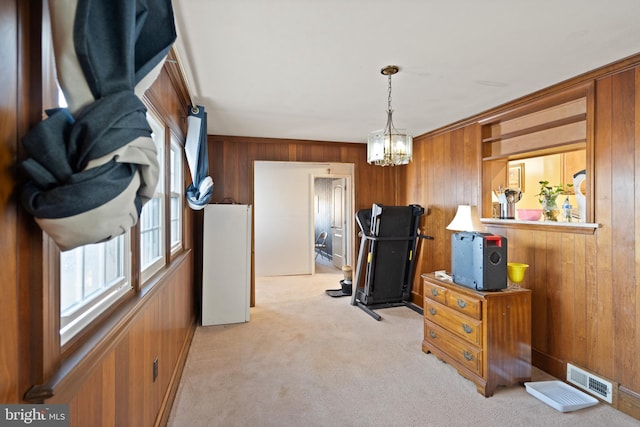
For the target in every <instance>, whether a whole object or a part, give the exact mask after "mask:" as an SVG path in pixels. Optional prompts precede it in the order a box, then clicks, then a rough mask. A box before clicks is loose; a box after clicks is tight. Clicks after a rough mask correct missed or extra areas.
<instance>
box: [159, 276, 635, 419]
mask: <svg viewBox="0 0 640 427" xmlns="http://www.w3.org/2000/svg"><path fill="white" fill-rule="evenodd" d="M316 272H317V274H316V275H314V276H284V277H263V278H257V280H256V307H255V308H252V309H251V321H250V322H248V323H244V324H235V325H224V326H208V327H199V328H198V330H197V331H196V333H195V336H194V339H193V344H192V346H191V349H190V352H189V356H188V359H187V363H186V366H185V369H184V372H183V375H182V381H181V384H180V387H179V389H178V393H177V395H176V399H175V401H174V404H173V408H172V412H171V415H170V418H169V423H168V425H169V426H173V427H198V426H207V427H209V426H211V427H213V426H224V427H234V426H260V427H262V426H274V427H276V426H277V427H287V426H295V427H315V426H319V427H320V426H321V427H324V426H327V427H329V426H331V427H334V426H337V427H342V426H344V427H348V426H367V427H375V426H385V427H387V426H398V427H408V426H465V427H468V426H474V427H484V426H545V427H550V426H581V427H588V426H598V427H600V426H617V427H620V426H635V427H637V426H638V425H640V422H639V421H638V420H635V419H633V418H631V417H629V416H627V415H625V414H623V413H621V412H619V411H616V410H614V409H613V408H611V407H609V406H608V405H606V404H598V405H596V406H594V407H591V408H586V409H582V410H579V411H576V412H570V413H561V412H558V411H556V410H555V409H553V408H551V407H550V406H548V405H546V404H544V403H543V402H541V401H539V400H538V399H536V398H535V397H533V396H531V395H530V394H528V393H527V392H526V390H525V388H524V387H522V386H516V387H509V388H499V389H498V390H497V391H496V393H495V395H494V396H493V397H490V398H485V397H483V396H481V395H480V394H478V393H477V392H476V387H475V385H474V384H472V383H471V382H470V381H467V380H465V379H464V378H462V377H461V376H459V375H458V374H457V372H456V371H455V370H454V369H453V368H451V366H449V365H447V364H445V363H443V362H440V361H439V360H438V359H437V358H436V357H434V356H433V355H431V354H424V353H423V352H422V351H421V342H422V334H423V323H422V322H423V321H422V317H421V316H420V315H419V314H417V313H416V312H414V311H412V310H410V309H408V308H405V307H397V308H390V309H384V310H379V311H378V313H379V314H381V315H382V318H383V319H382V321H379V322H377V321H375V320H374V319H373V318H371V317H370V316H369V315H367V314H366V313H365V312H363V311H362V310H360V309H358V308H356V307H353V306H351V305H350V304H349V303H350V297H343V298H331V297H329V296H327V295H326V294H325V292H324V291H325V290H326V289H336V288H339V286H340V285H339V280H340V279H341V278H342V273H341V272H340V271H339V270H335V269H333V268H331V267H329V266H327V265H321V266H319V267H317V269H316ZM547 379H553V378H551V377H549V376H548V375H546V374H545V373H543V372H541V371H540V370H537V369H535V368H534V378H533V380H534V381H541V380H547Z"/></svg>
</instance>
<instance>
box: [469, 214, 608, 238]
mask: <svg viewBox="0 0 640 427" xmlns="http://www.w3.org/2000/svg"><path fill="white" fill-rule="evenodd" d="M480 221H482V223H483V224H484V225H486V226H491V227H503V228H518V229H524V230H540V231H558V232H564V233H577V234H593V233H595V231H596V229H598V228H600V224H596V223H591V222H554V221H521V220H516V219H498V218H481V219H480Z"/></svg>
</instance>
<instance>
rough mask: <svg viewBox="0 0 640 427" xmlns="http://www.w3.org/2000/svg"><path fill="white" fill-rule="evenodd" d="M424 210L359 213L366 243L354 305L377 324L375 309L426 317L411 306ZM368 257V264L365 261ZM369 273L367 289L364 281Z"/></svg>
mask: <svg viewBox="0 0 640 427" xmlns="http://www.w3.org/2000/svg"><path fill="white" fill-rule="evenodd" d="M423 213H424V209H423V208H422V207H421V206H420V205H409V206H384V205H378V204H374V205H373V207H372V208H371V209H362V210H360V211H358V212H357V213H356V220H357V222H358V226H359V227H360V231H361V236H362V240H361V242H360V251H359V253H358V264H357V266H356V271H355V277H354V281H353V283H354V284H355V286H354V288H355V289H354V292H353V293H352V296H351V305H356V306H358V307H360V308H361V309H362V310H364V311H365V312H366V313H367V314H369V315H370V316H371V317H373V318H374V319H376V320H381V319H382V317H381V316H380V315H379V314H377V313H376V312H374V311H373V310H374V309H378V308H387V307H396V306H407V307H409V308H411V309H412V310H414V311H416V312H418V313H420V314H422V309H421V308H420V307H418V306H416V305H415V304H413V303H411V286H412V281H413V272H414V263H415V258H416V257H415V251H416V244H417V241H418V238H419V237H422V238H431V237H429V236H420V235H419V234H418V224H419V221H420V217H421V216H422V214H423ZM365 255H366V260H365ZM363 269H365V277H364V287H358V286H359V285H360V282H361V280H360V277H361V274H362V271H363Z"/></svg>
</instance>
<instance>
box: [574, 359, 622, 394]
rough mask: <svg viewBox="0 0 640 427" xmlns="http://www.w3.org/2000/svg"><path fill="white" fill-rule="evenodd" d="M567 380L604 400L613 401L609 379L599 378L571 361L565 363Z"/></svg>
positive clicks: (611, 385)
mask: <svg viewBox="0 0 640 427" xmlns="http://www.w3.org/2000/svg"><path fill="white" fill-rule="evenodd" d="M567 381H568V382H570V383H571V384H574V385H576V386H578V387H580V388H581V389H583V390H584V391H586V392H587V393H590V394H592V395H594V396H596V397H598V398H600V399H602V400H604V401H605V402H608V403H613V384H612V383H611V382H610V381H607V380H605V379H602V378H599V377H597V376H595V375H594V374H592V373H590V372H587V371H585V370H584V369H581V368H578V367H577V366H575V365H572V364H571V363H567Z"/></svg>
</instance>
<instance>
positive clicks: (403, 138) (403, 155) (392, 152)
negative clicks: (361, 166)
mask: <svg viewBox="0 0 640 427" xmlns="http://www.w3.org/2000/svg"><path fill="white" fill-rule="evenodd" d="M399 70H400V67H398V66H397V65H387V66H386V67H384V68H383V69H382V70H380V72H381V73H382V74H383V75H385V76H388V77H389V98H388V103H387V125H386V126H385V127H384V129H380V130H377V131H374V132H371V133H370V134H369V139H368V140H367V162H368V163H370V164H375V165H378V166H395V165H406V164H407V163H409V162H410V161H411V156H412V155H413V137H412V136H411V135H409V134H408V133H407V132H406V130H405V129H396V128H395V126H393V119H392V115H393V110H392V109H391V76H392V75H394V74H396V73H397V72H398V71H399Z"/></svg>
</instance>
